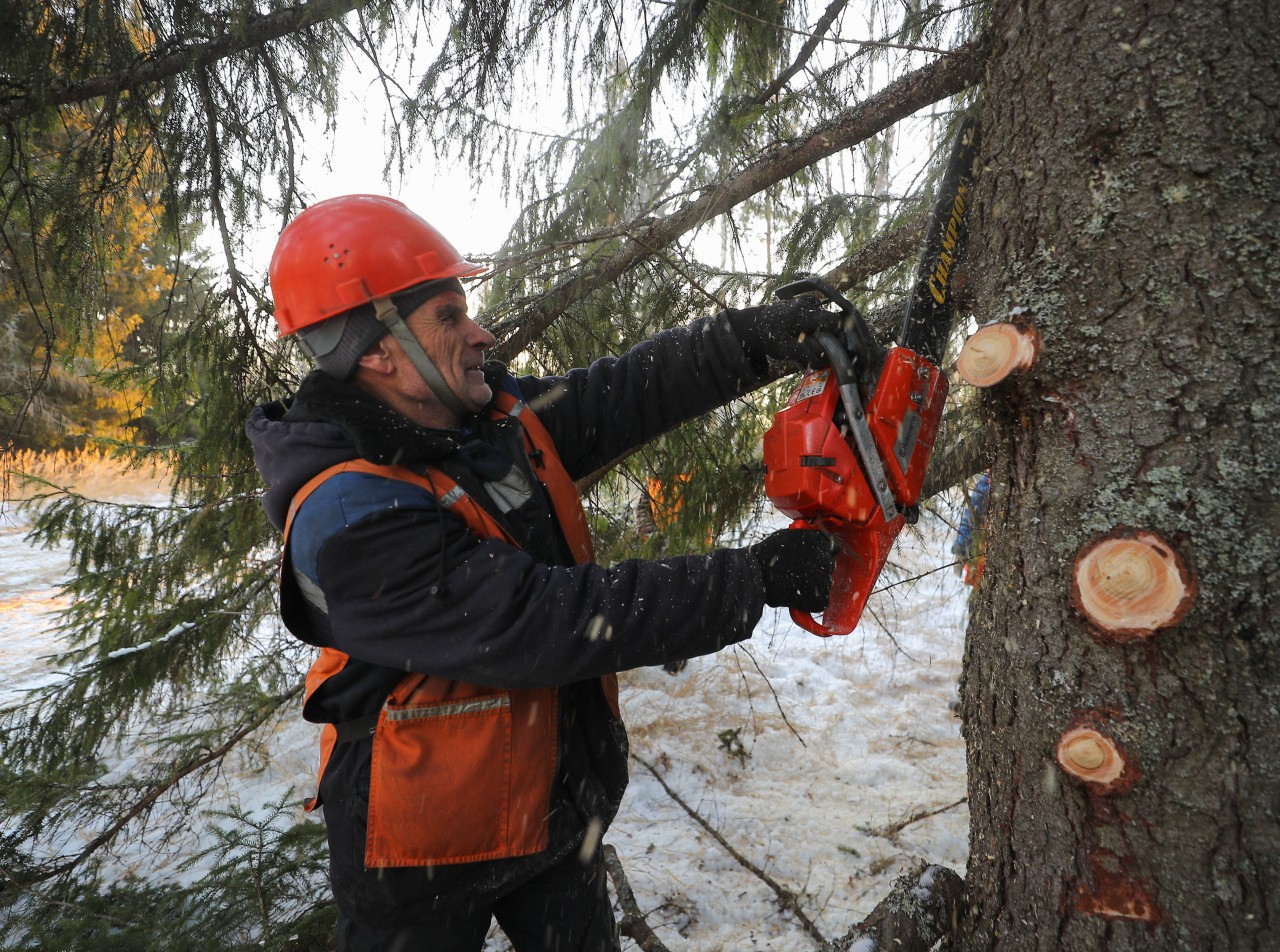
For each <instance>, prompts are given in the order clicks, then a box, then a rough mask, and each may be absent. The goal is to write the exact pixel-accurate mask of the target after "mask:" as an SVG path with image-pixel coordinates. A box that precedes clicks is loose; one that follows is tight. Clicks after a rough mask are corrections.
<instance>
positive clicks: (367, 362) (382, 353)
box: [356, 334, 395, 376]
mask: <svg viewBox="0 0 1280 952" xmlns="http://www.w3.org/2000/svg"><path fill="white" fill-rule="evenodd" d="M390 342H391V335H390V334H388V335H386V336H385V337H380V338H379V339H378V340H376V341H374V342H373V343H372V344H370V345H369V349H368V350H366V351H365V352H364V353H363V354H361V355H360V358H359V359H358V360H357V361H356V369H357V370H359V369H360V368H364V369H365V370H368V371H369V372H370V373H374V374H378V375H380V376H381V375H385V374H389V373H392V372H393V371H394V370H395V361H394V360H392V359H391V350H390V349H389V348H388V347H387V345H388V344H389V343H390Z"/></svg>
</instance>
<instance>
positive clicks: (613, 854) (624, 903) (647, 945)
mask: <svg viewBox="0 0 1280 952" xmlns="http://www.w3.org/2000/svg"><path fill="white" fill-rule="evenodd" d="M604 868H605V869H606V870H608V872H609V878H610V879H611V880H613V888H614V889H615V890H617V893H618V905H619V906H621V907H622V921H621V922H619V923H618V931H620V932H621V933H622V934H623V935H625V936H626V937H627V938H629V939H634V940H635V941H636V944H637V945H639V946H640V948H641V950H642V952H668V950H667V947H666V946H665V945H663V944H662V940H661V939H659V938H658V936H657V935H656V934H655V933H654V931H653V930H652V929H651V928H649V923H647V922H645V920H644V913H642V912H641V911H640V906H639V904H638V903H637V902H636V895H635V893H633V892H632V891H631V883H629V882H627V874H626V872H625V871H624V870H623V868H622V861H621V860H619V859H618V851H617V850H615V849H614V848H613V847H612V846H610V845H608V844H606V845H605V847H604Z"/></svg>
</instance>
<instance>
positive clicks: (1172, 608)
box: [1071, 526, 1196, 641]
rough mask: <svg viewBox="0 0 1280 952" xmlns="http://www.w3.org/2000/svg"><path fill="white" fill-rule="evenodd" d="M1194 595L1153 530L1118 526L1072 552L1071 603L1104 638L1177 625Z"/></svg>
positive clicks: (1185, 573)
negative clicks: (1073, 553)
mask: <svg viewBox="0 0 1280 952" xmlns="http://www.w3.org/2000/svg"><path fill="white" fill-rule="evenodd" d="M1195 596H1196V581H1195V577H1194V576H1193V575H1192V574H1191V572H1190V571H1189V570H1188V569H1187V566H1186V564H1185V563H1184V562H1183V560H1182V557H1181V556H1180V555H1178V552H1177V551H1176V550H1175V549H1174V548H1173V546H1172V545H1170V544H1169V543H1168V542H1166V541H1165V540H1164V539H1163V538H1161V537H1160V536H1158V535H1157V534H1156V533H1154V532H1148V531H1146V530H1144V529H1129V528H1127V527H1123V526H1122V527H1119V528H1117V529H1114V530H1112V531H1111V532H1109V533H1107V534H1106V535H1103V536H1099V537H1098V538H1095V539H1093V540H1092V541H1090V542H1088V543H1086V544H1085V545H1084V546H1083V547H1082V548H1081V549H1080V551H1079V552H1078V553H1077V555H1076V562H1075V569H1074V571H1073V573H1072V579H1071V603H1072V605H1074V606H1075V608H1076V610H1077V611H1078V612H1080V614H1082V615H1083V616H1084V617H1085V618H1087V619H1088V620H1089V622H1090V624H1092V625H1093V626H1094V628H1096V629H1097V631H1098V632H1099V634H1100V635H1102V637H1103V638H1106V639H1108V640H1111V641H1133V640H1135V639H1139V638H1147V637H1150V636H1151V635H1152V634H1154V633H1155V632H1157V631H1159V630H1160V629H1161V628H1168V627H1169V626H1171V625H1175V624H1177V623H1178V622H1179V621H1181V620H1182V618H1183V616H1184V615H1186V613H1187V612H1188V611H1190V610H1191V606H1192V604H1193V603H1194V602H1195Z"/></svg>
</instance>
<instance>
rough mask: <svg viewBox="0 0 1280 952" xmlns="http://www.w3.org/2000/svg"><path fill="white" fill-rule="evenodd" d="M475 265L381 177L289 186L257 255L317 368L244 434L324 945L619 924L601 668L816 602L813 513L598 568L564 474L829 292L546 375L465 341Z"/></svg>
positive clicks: (821, 550) (737, 386)
mask: <svg viewBox="0 0 1280 952" xmlns="http://www.w3.org/2000/svg"><path fill="white" fill-rule="evenodd" d="M481 270H482V269H481V268H480V267H479V266H477V265H474V264H472V263H470V262H468V261H466V260H464V259H463V258H462V257H461V256H460V255H459V254H458V252H457V251H456V250H455V249H454V248H453V247H452V246H451V245H450V244H449V243H448V241H446V240H445V239H444V237H443V236H441V235H440V233H439V232H437V231H436V230H435V229H434V228H432V227H431V226H430V225H429V224H428V223H427V222H425V221H424V220H423V219H421V218H419V217H418V216H417V215H415V214H414V213H413V212H411V211H410V210H409V209H408V208H406V207H405V206H403V205H402V204H400V203H399V202H396V201H393V200H391V199H388V198H381V197H377V196H367V195H355V196H345V197H342V198H335V199H331V200H328V201H325V202H320V203H318V204H316V205H313V206H312V207H311V208H309V209H307V210H306V211H304V212H303V213H302V214H300V215H299V216H298V217H297V218H296V219H294V220H293V221H292V222H291V223H290V224H289V225H288V227H286V228H285V230H284V232H283V233H282V234H281V236H280V240H279V243H278V245H277V247H276V250H275V254H274V256H273V259H272V263H271V286H272V293H273V295H274V298H275V304H276V308H277V311H276V318H277V321H278V323H279V325H280V329H281V331H282V333H284V334H291V333H297V334H298V336H299V339H300V343H301V344H302V347H303V348H304V349H305V350H306V351H307V352H308V353H309V354H310V355H311V356H312V358H313V359H314V360H315V363H316V365H317V368H318V369H317V371H316V372H314V373H312V374H310V375H309V376H308V377H307V378H306V379H305V380H304V381H303V382H302V384H301V386H300V387H299V389H298V391H297V393H296V394H294V395H293V396H292V397H291V398H290V399H288V400H285V401H281V402H276V403H270V404H266V405H264V406H261V407H258V408H256V409H255V410H254V411H253V414H252V416H251V418H250V420H249V422H248V425H247V430H248V434H249V437H250V439H251V441H252V443H253V446H254V452H255V457H256V460H257V463H258V468H259V469H260V471H261V472H262V475H263V477H264V479H265V481H266V483H267V486H268V487H269V488H268V490H267V493H266V496H265V499H264V505H265V506H266V509H267V512H268V514H269V515H270V517H271V519H272V521H273V522H274V523H275V525H276V526H277V527H280V528H282V529H283V530H284V532H285V545H284V561H283V566H282V573H281V612H282V616H283V618H284V620H285V623H286V624H287V626H288V627H289V629H290V631H292V632H293V633H294V634H295V635H297V636H298V637H299V638H301V639H303V640H304V641H306V642H308V643H310V644H313V645H315V646H317V647H319V648H320V649H321V652H320V657H319V659H318V660H317V661H316V663H315V664H314V665H313V667H312V669H311V671H310V673H309V674H308V677H307V694H306V701H305V705H304V716H305V717H306V718H307V719H308V720H312V721H316V722H320V723H323V724H325V725H326V726H325V728H324V730H323V732H322V741H321V779H320V785H319V792H318V796H317V797H316V798H315V799H314V800H313V801H311V803H310V804H309V806H308V808H309V809H313V808H314V807H315V806H317V805H319V804H323V805H324V817H325V822H326V824H327V827H328V836H329V849H330V872H331V882H332V885H333V890H334V894H335V896H336V898H337V903H338V908H339V913H340V916H339V927H338V928H339V937H338V944H339V948H341V949H344V950H372V949H380V950H381V949H385V950H391V949H396V950H408V949H414V950H419V949H421V950H427V949H430V950H433V952H438V950H470V952H474V950H479V949H480V947H481V945H482V944H483V941H484V937H485V934H486V932H487V931H488V929H489V927H490V923H491V921H492V919H493V918H495V917H496V918H497V920H498V923H499V925H500V926H501V927H502V929H503V931H504V932H505V933H506V934H507V936H508V937H509V938H510V939H511V941H512V943H513V944H514V946H515V947H516V949H518V950H520V952H526V950H552V949H556V950H571V949H572V950H579V949H581V950H592V952H595V950H611V949H616V948H617V945H618V939H617V932H616V927H615V925H614V921H613V916H612V911H611V907H610V904H609V900H608V896H607V892H606V889H605V882H604V874H603V866H602V860H601V851H600V849H599V844H600V839H601V836H602V835H603V833H604V831H605V830H606V829H607V827H608V825H609V822H610V821H611V820H612V819H613V816H614V814H615V813H616V811H617V808H618V803H619V801H620V800H621V797H622V793H623V790H624V788H625V786H626V781H627V742H626V734H625V731H624V729H623V726H622V722H621V720H620V719H619V716H618V710H617V684H616V680H615V679H614V677H613V675H614V673H615V672H618V671H622V670H626V669H629V668H635V667H639V666H642V665H659V664H665V663H671V662H675V661H679V660H682V659H686V658H691V657H695V656H698V655H703V654H708V653H710V652H714V651H716V650H718V649H720V648H721V647H724V646H725V645H729V644H733V643H735V642H738V641H741V640H742V639H745V638H748V637H750V634H751V630H752V628H753V627H754V626H755V624H756V623H757V622H758V620H759V618H760V616H761V612H762V609H763V605H764V604H769V605H774V606H787V607H796V608H799V609H800V610H802V611H806V612H818V611H821V610H822V609H823V608H824V607H825V605H826V601H827V596H828V592H829V588H830V576H831V572H832V559H831V548H830V544H829V541H828V540H827V539H826V537H824V536H823V535H822V534H821V533H818V532H810V531H799V530H795V531H792V530H788V531H783V532H779V533H775V534H773V535H770V536H768V537H766V538H765V539H763V540H761V541H760V542H758V543H756V544H755V545H753V546H751V547H749V548H743V549H722V550H718V551H715V552H712V553H710V554H709V555H705V556H685V557H679V558H668V559H662V560H660V561H639V560H635V561H628V562H624V563H622V564H620V565H615V566H612V567H608V568H606V567H604V566H601V565H599V564H597V563H595V561H594V558H593V556H592V551H591V539H590V535H589V533H588V531H587V526H586V520H585V517H584V515H583V512H582V507H581V503H580V501H579V499H578V497H577V494H576V492H575V491H574V488H573V480H574V479H576V478H579V477H582V476H585V475H587V474H588V473H591V472H593V471H595V470H596V469H598V468H600V467H601V466H604V465H606V464H608V463H609V462H611V461H613V460H615V459H617V458H618V457H619V456H621V455H622V454H624V453H625V452H627V451H628V450H630V449H632V448H633V447H636V446H638V445H640V444H642V443H644V442H646V441H647V440H650V439H653V438H654V437H656V436H658V435H659V434H661V433H663V432H664V431H666V430H668V429H670V428H671V427H673V426H676V425H677V424H679V423H681V422H682V421H684V420H687V419H690V418H691V417H694V416H697V415H699V414H701V413H704V412H706V411H707V410H710V409H712V408H714V407H717V406H720V405H722V404H724V403H726V402H728V401H729V400H731V399H733V398H735V397H737V396H739V395H741V394H743V393H746V392H748V391H750V390H752V389H754V388H755V387H758V386H760V385H761V384H762V383H763V382H765V381H766V380H767V379H769V370H768V362H769V360H770V359H777V360H791V361H801V362H803V361H807V360H809V359H811V358H812V356H813V355H812V353H811V350H812V348H813V343H812V341H808V340H807V338H808V337H809V336H810V335H812V333H813V332H815V331H816V330H818V329H820V328H823V327H829V326H832V325H833V324H834V323H835V322H836V321H837V320H838V316H837V315H829V314H826V313H825V312H823V311H822V310H820V309H819V308H817V307H815V306H813V305H812V304H802V303H792V302H787V303H779V304H774V305H769V306H767V307H759V308H749V309H746V310H740V311H726V312H723V313H722V314H719V315H716V316H714V317H711V318H706V319H703V320H701V321H697V322H695V323H693V324H690V325H688V326H685V327H681V328H677V329H675V330H671V331H667V332H665V333H662V334H659V335H658V336H656V337H655V338H654V339H652V340H650V341H646V342H645V343H643V344H641V345H639V346H637V347H635V348H633V349H632V350H631V351H629V352H627V353H626V354H624V355H623V356H621V357H618V358H607V359H602V360H599V361H597V362H595V363H593V364H592V365H591V366H590V367H589V368H586V369H582V370H574V371H572V372H570V373H569V374H567V375H565V376H563V377H551V378H534V377H520V378H513V377H512V376H511V375H509V374H508V373H507V371H506V369H505V368H504V367H503V366H501V365H500V364H496V363H485V362H484V351H485V349H486V348H487V347H489V346H491V345H492V344H493V342H494V339H493V336H492V335H491V334H489V332H488V331H486V330H485V329H484V328H482V327H480V326H479V325H478V324H476V323H475V322H474V321H473V320H472V319H471V317H470V316H469V314H468V310H467V301H466V297H465V296H464V294H463V288H462V285H461V283H460V282H459V280H458V279H459V278H461V277H466V276H471V275H475V274H477V273H479V272H480V271H481Z"/></svg>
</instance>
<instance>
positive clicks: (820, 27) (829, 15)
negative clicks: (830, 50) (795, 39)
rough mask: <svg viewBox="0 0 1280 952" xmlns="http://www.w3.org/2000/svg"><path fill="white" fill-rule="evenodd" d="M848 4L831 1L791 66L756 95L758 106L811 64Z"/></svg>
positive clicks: (847, 0)
mask: <svg viewBox="0 0 1280 952" xmlns="http://www.w3.org/2000/svg"><path fill="white" fill-rule="evenodd" d="M848 3H849V0H831V3H830V4H828V6H827V9H826V10H824V11H823V13H822V16H821V17H819V18H818V22H817V23H815V24H814V27H813V33H811V34H809V35H808V37H807V38H806V39H805V41H804V45H803V46H801V47H800V52H799V53H798V54H797V55H796V58H795V59H794V60H793V61H792V63H791V65H790V66H788V67H787V68H786V69H784V70H783V71H782V72H781V73H779V74H778V75H777V77H775V78H774V80H773V82H771V83H770V84H769V85H768V86H766V87H765V88H764V89H762V90H761V91H760V92H759V93H757V94H756V96H755V99H754V100H753V101H754V102H755V103H756V104H757V105H761V106H763V105H764V104H765V103H767V102H768V101H769V100H770V99H772V98H773V97H774V96H776V95H777V94H778V93H780V92H781V91H782V90H783V88H784V87H785V86H786V85H787V83H788V82H790V80H791V77H792V76H794V75H795V74H796V73H798V72H800V70H801V69H803V68H804V65H805V63H807V62H809V58H810V57H811V56H813V54H814V52H815V51H816V50H817V49H818V46H819V45H821V43H822V41H823V39H824V38H825V37H826V33H827V31H828V30H830V29H831V25H832V24H833V23H835V21H836V17H838V16H839V15H840V12H841V11H842V10H843V9H844V8H845V7H846V6H847V5H848Z"/></svg>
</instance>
